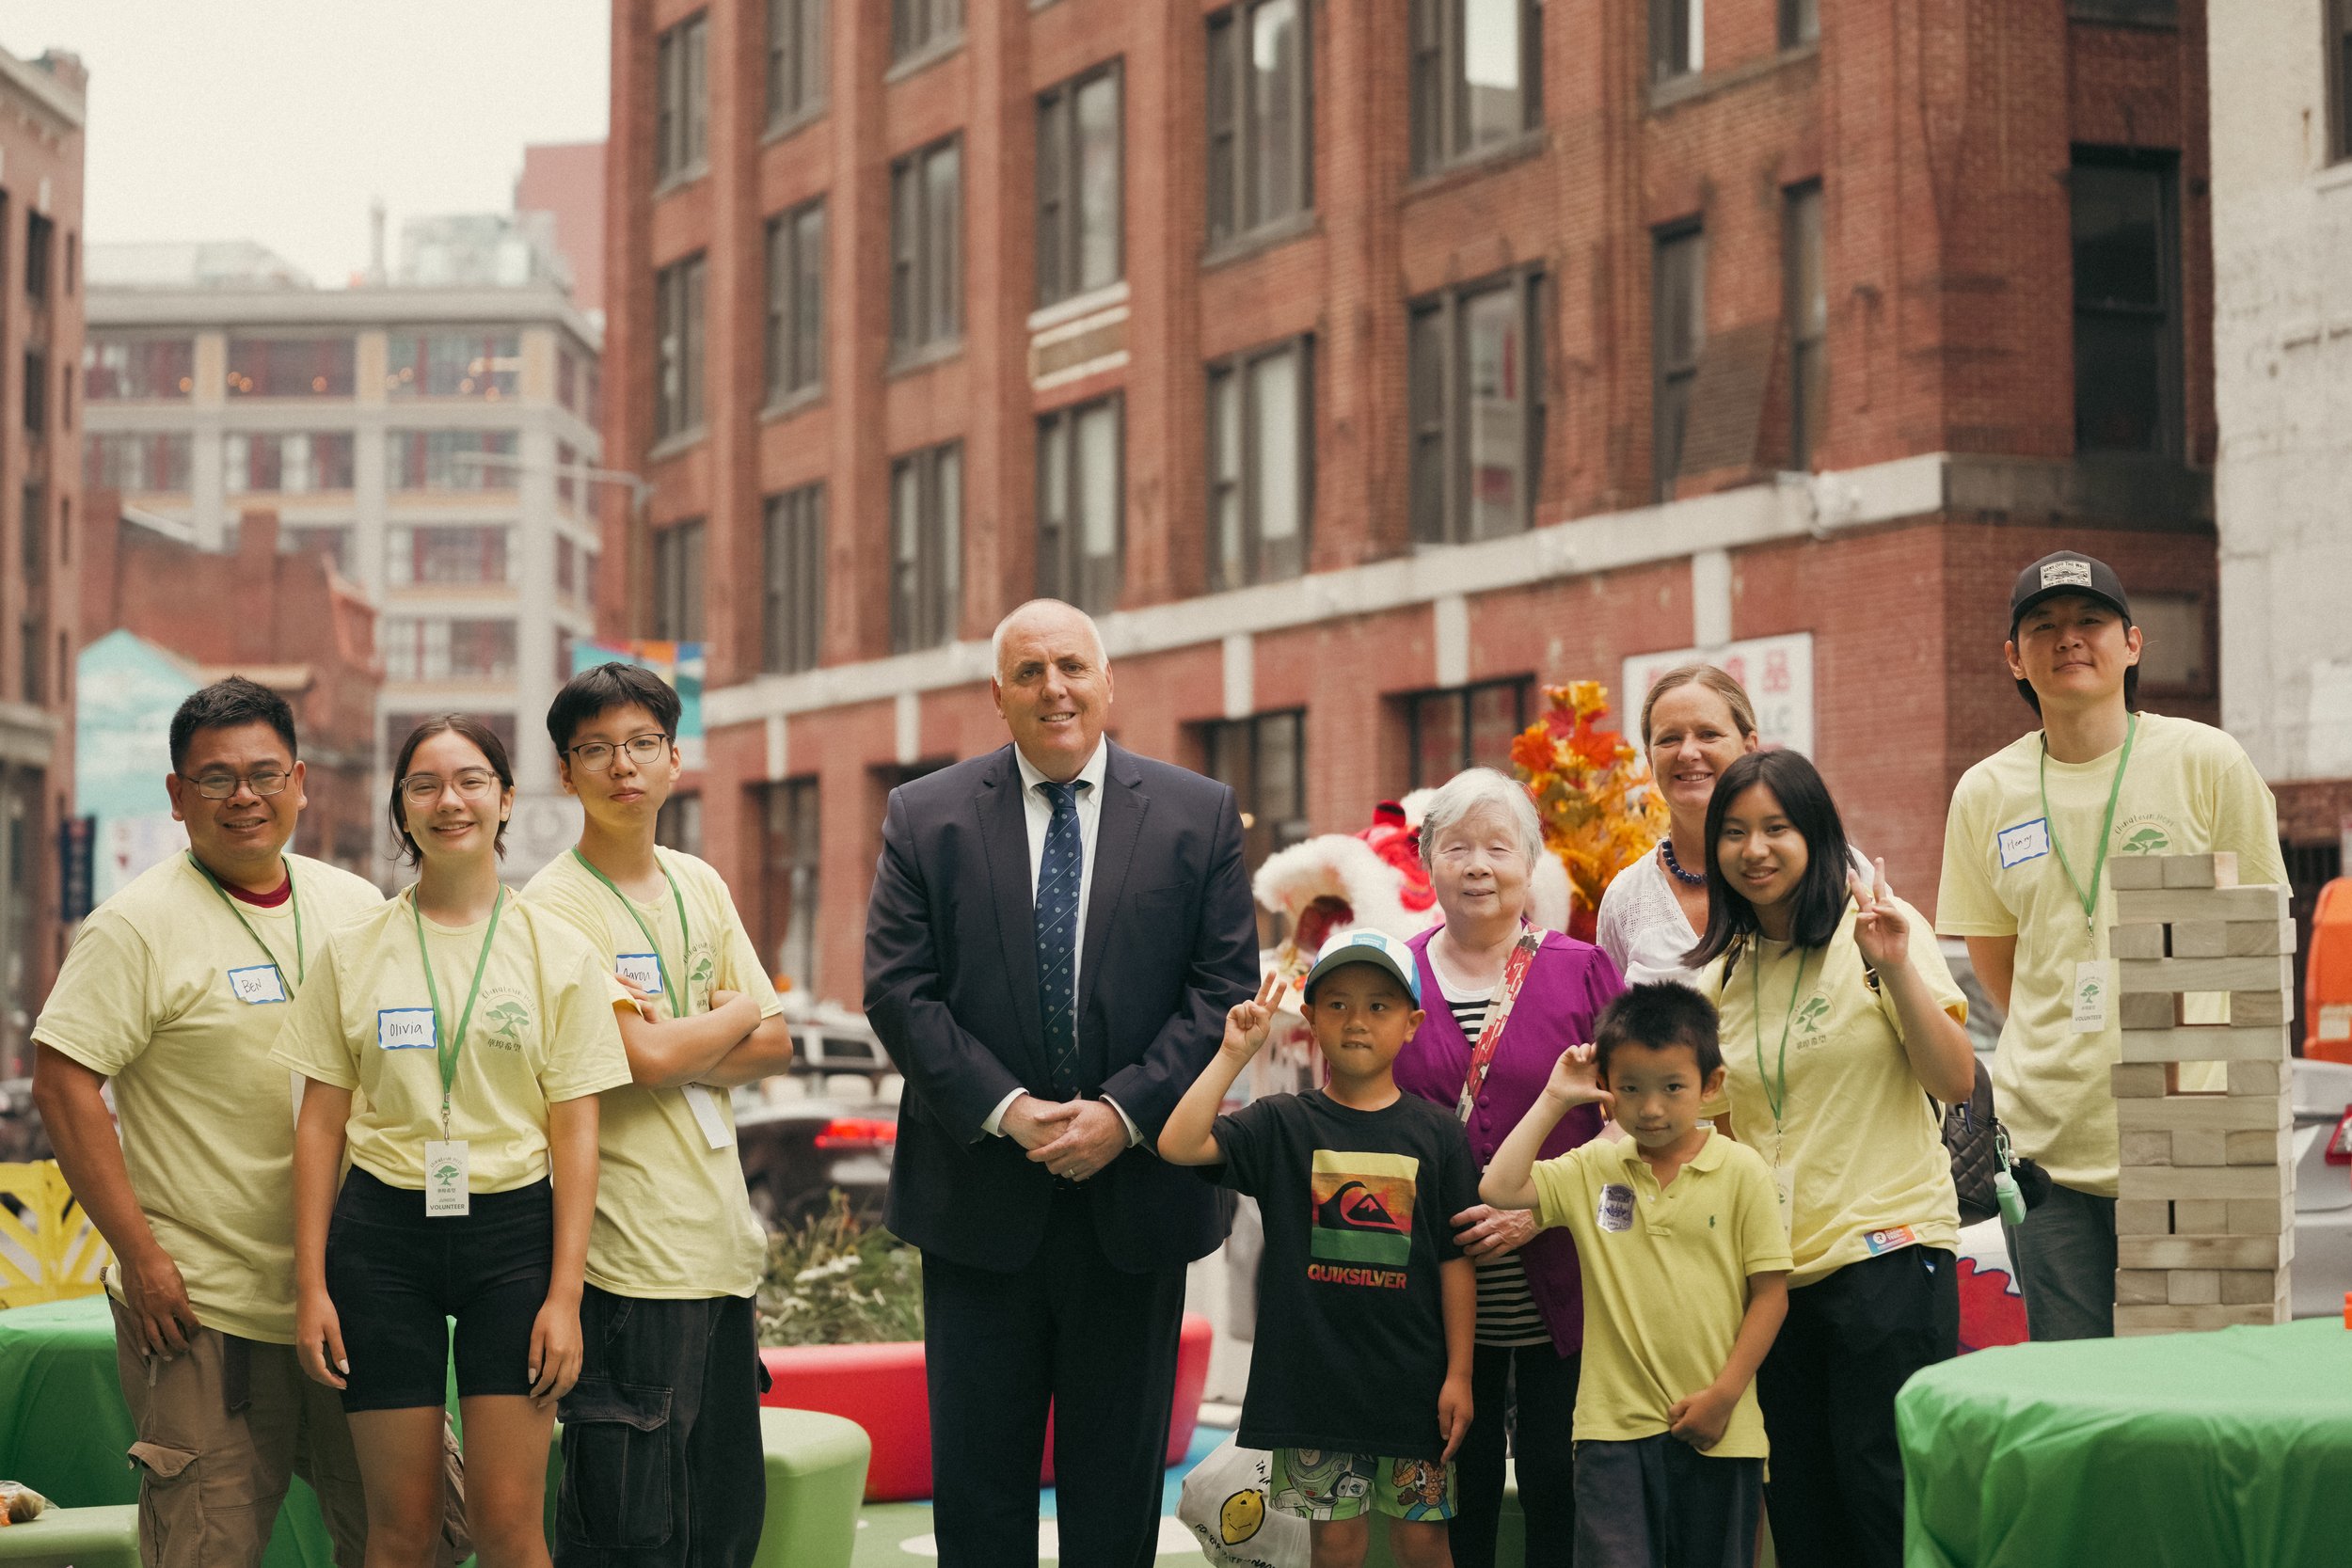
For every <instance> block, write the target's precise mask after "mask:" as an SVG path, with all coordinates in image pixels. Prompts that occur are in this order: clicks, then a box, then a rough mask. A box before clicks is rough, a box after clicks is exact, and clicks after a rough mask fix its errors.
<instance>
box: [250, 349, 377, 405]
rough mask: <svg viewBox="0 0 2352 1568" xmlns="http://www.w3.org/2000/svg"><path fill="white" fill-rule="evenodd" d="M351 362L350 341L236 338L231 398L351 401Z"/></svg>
mask: <svg viewBox="0 0 2352 1568" xmlns="http://www.w3.org/2000/svg"><path fill="white" fill-rule="evenodd" d="M352 361H353V352H352V340H351V339H349V338H231V339H230V340H229V395H230V397H232V398H347V397H349V396H351V388H352Z"/></svg>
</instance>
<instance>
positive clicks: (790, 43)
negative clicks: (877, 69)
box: [768, 0, 825, 126]
mask: <svg viewBox="0 0 2352 1568" xmlns="http://www.w3.org/2000/svg"><path fill="white" fill-rule="evenodd" d="M824 102H825V0H768V123H769V124H770V125H771V126H773V125H783V124H786V123H787V122H789V121H791V120H796V119H800V118H801V117H802V116H803V115H806V114H813V113H815V112H816V111H817V110H818V108H819V107H821V106H822V105H823V103H824Z"/></svg>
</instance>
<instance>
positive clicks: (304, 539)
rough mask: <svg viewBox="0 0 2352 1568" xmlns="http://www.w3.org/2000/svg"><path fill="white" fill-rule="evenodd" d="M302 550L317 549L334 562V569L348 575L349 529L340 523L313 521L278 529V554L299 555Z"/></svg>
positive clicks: (349, 556)
mask: <svg viewBox="0 0 2352 1568" xmlns="http://www.w3.org/2000/svg"><path fill="white" fill-rule="evenodd" d="M304 550H317V551H318V552H319V553H320V554H322V555H324V556H326V559H327V560H328V561H330V562H333V563H334V566H335V570H337V571H338V572H341V573H342V574H343V575H344V576H346V577H348V576H349V575H350V573H351V530H350V529H348V528H346V527H344V526H343V525H342V524H341V523H315V524H309V525H304V526H300V527H295V528H281V529H279V530H278V554H279V555H299V554H301V553H302V552H303V551H304Z"/></svg>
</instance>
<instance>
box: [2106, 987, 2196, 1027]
mask: <svg viewBox="0 0 2352 1568" xmlns="http://www.w3.org/2000/svg"><path fill="white" fill-rule="evenodd" d="M2115 1013H2116V1022H2118V1023H2120V1024H2121V1025H2122V1027H2123V1028H2124V1029H2126V1030H2130V1029H2170V1028H2172V1027H2174V1026H2175V1025H2177V1024H2178V1023H2179V1022H2181V1013H2180V1006H2179V1003H2178V1000H2177V999H2176V998H2174V997H2172V996H2170V995H2167V994H2165V993H2162V992H2151V993H2148V994H2144V995H2140V996H2121V997H2118V998H2117V999H2116V1004H2115Z"/></svg>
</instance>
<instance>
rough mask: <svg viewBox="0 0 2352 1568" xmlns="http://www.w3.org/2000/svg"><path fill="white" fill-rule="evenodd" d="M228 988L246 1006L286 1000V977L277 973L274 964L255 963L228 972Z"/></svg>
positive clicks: (276, 967)
mask: <svg viewBox="0 0 2352 1568" xmlns="http://www.w3.org/2000/svg"><path fill="white" fill-rule="evenodd" d="M229 990H230V992H231V994H233V995H234V996H235V997H236V999H237V1000H238V1001H240V1002H243V1003H245V1004H246V1006H261V1005H262V1004H263V1003H265V1002H283V1001H285V1000H286V977H285V976H284V975H283V974H278V966H277V965H276V964H255V965H253V966H252V967H251V968H249V969H232V970H230V972H229Z"/></svg>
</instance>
